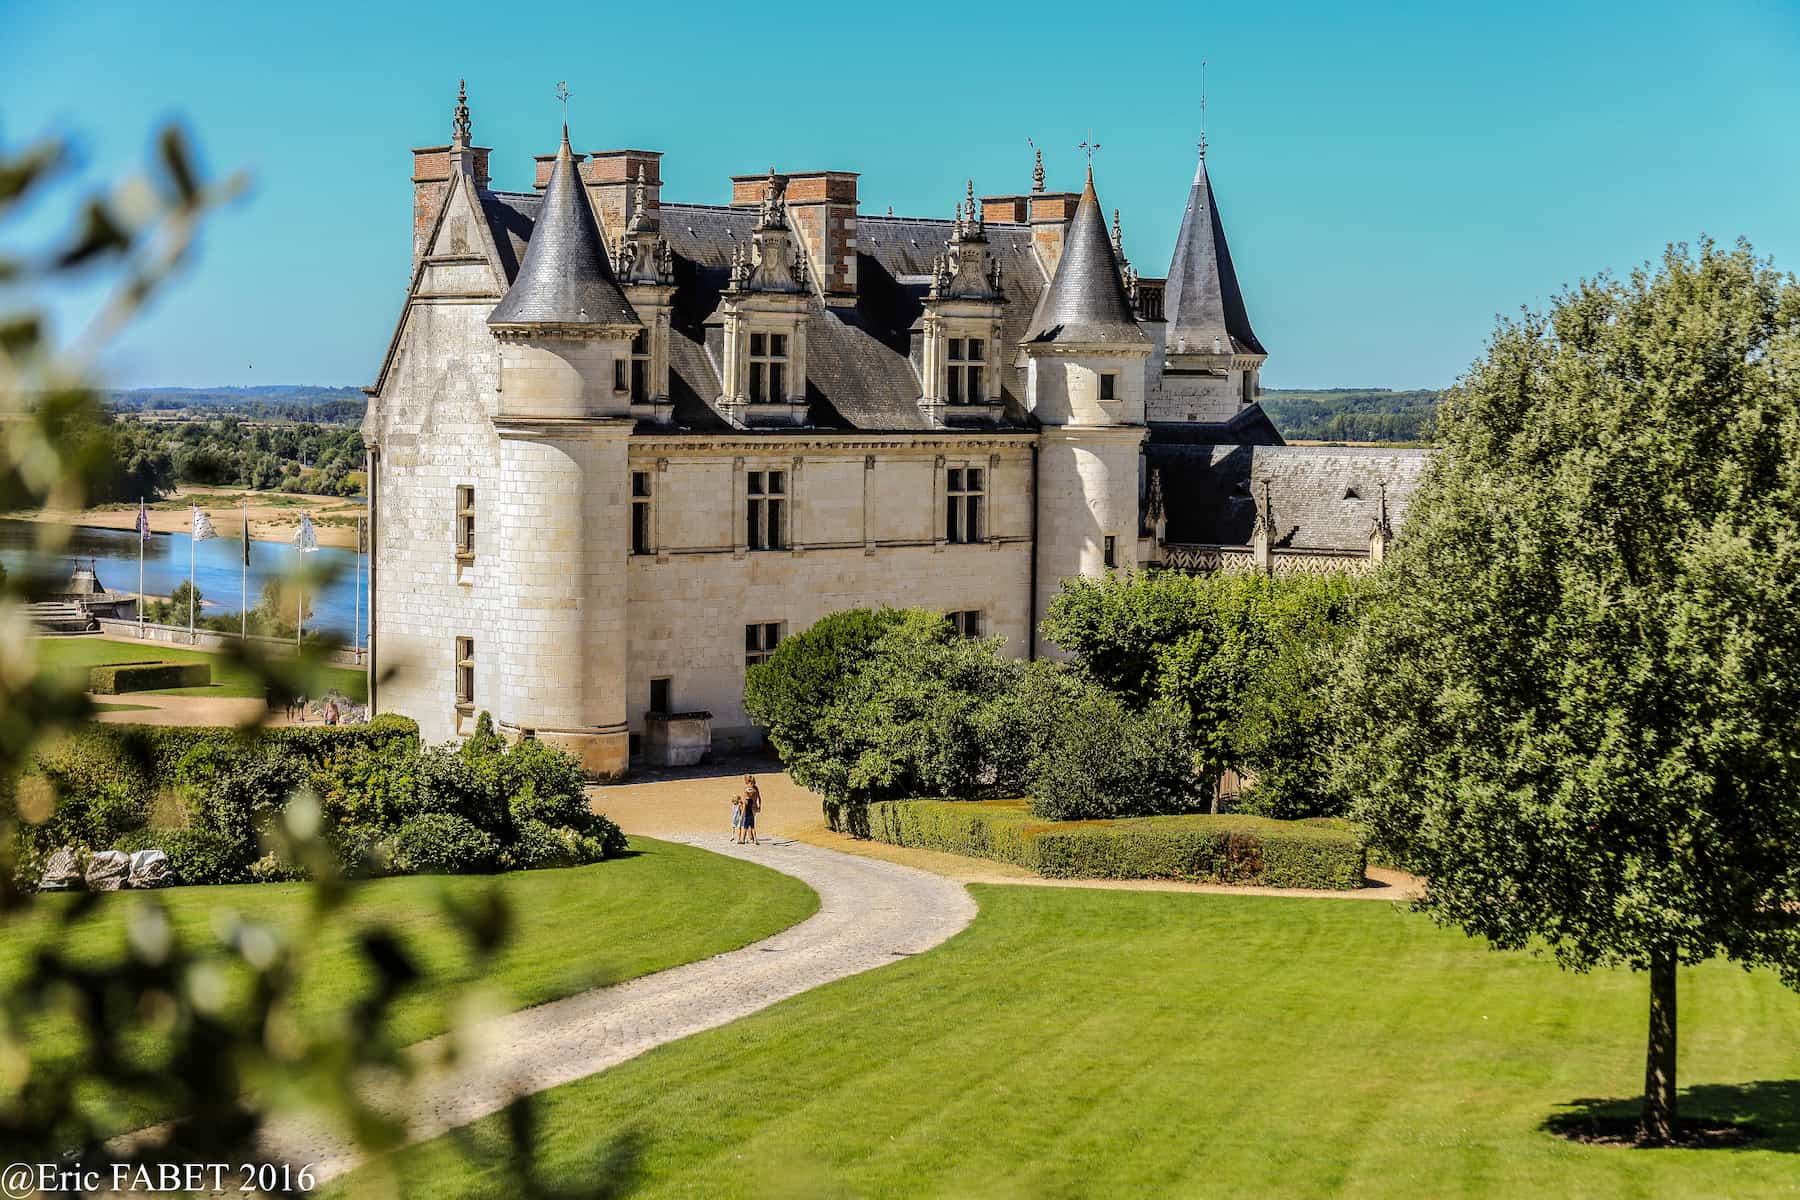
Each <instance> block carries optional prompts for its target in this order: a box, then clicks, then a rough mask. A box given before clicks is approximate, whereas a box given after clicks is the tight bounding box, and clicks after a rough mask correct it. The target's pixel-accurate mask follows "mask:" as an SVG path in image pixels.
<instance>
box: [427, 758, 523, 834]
mask: <svg viewBox="0 0 1800 1200" xmlns="http://www.w3.org/2000/svg"><path fill="white" fill-rule="evenodd" d="M415 770H416V772H417V778H418V808H419V811H420V812H421V813H449V814H451V815H453V816H457V817H461V818H462V819H463V820H465V821H467V822H468V823H469V824H471V825H473V826H475V828H477V829H480V830H482V831H484V832H486V833H489V834H504V833H505V832H506V827H507V821H508V813H507V810H506V801H505V800H504V799H503V798H502V797H501V796H500V788H499V781H498V778H497V770H496V768H495V765H494V763H493V762H492V761H491V760H489V759H484V758H476V757H473V756H470V755H466V754H463V753H462V752H461V750H460V748H458V747H455V746H432V747H430V748H429V749H426V750H421V751H419V754H418V760H417V764H416V767H415Z"/></svg>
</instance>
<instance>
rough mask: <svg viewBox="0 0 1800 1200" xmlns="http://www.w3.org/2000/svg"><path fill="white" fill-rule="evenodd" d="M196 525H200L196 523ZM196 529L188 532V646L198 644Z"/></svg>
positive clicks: (197, 539)
mask: <svg viewBox="0 0 1800 1200" xmlns="http://www.w3.org/2000/svg"><path fill="white" fill-rule="evenodd" d="M196 511H198V510H196ZM194 524H196V525H197V524H198V522H195V523H194ZM195 534H196V531H195V530H194V529H191V528H190V529H189V530H188V645H190V646H193V645H196V644H198V642H199V640H200V639H198V638H196V637H195V636H194V546H195V544H196V543H197V542H198V541H199V538H198V537H196V536H195Z"/></svg>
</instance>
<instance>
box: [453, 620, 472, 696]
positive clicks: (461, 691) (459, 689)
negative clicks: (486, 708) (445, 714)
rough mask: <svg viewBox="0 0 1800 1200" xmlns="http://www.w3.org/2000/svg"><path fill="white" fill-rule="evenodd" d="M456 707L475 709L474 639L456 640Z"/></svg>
mask: <svg viewBox="0 0 1800 1200" xmlns="http://www.w3.org/2000/svg"><path fill="white" fill-rule="evenodd" d="M456 707H457V708H458V709H461V710H468V709H472V708H474V707H475V639H474V638H466V637H459V638H457V639H456Z"/></svg>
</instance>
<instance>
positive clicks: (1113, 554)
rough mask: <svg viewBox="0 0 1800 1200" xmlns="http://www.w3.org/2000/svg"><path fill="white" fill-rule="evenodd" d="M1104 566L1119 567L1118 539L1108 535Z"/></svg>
mask: <svg viewBox="0 0 1800 1200" xmlns="http://www.w3.org/2000/svg"><path fill="white" fill-rule="evenodd" d="M1106 565H1107V566H1108V567H1116V566H1118V565H1119V539H1118V538H1116V537H1114V536H1113V535H1112V534H1110V533H1109V534H1107V535H1106Z"/></svg>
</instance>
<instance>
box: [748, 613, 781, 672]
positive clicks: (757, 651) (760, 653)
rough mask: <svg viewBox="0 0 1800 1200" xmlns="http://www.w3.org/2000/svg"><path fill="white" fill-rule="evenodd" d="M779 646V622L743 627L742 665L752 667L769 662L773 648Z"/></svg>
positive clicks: (773, 651)
mask: <svg viewBox="0 0 1800 1200" xmlns="http://www.w3.org/2000/svg"><path fill="white" fill-rule="evenodd" d="M780 644H781V622H780V621H762V622H759V623H757V624H755V625H746V626H744V665H745V666H746V667H754V666H756V665H757V664H758V663H765V662H768V661H769V655H771V654H773V653H775V647H776V646H778V645H780Z"/></svg>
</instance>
